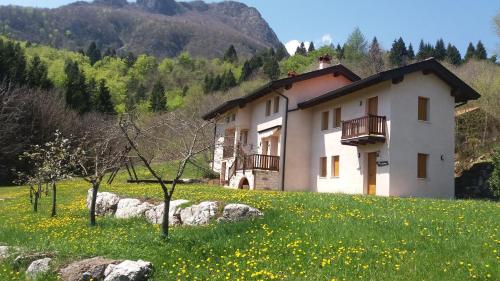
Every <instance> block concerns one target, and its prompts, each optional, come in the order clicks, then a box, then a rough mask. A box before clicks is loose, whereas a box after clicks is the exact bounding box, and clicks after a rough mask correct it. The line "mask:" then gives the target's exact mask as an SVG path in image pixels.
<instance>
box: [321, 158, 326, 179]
mask: <svg viewBox="0 0 500 281" xmlns="http://www.w3.org/2000/svg"><path fill="white" fill-rule="evenodd" d="M319 176H320V177H322V178H324V177H326V157H320V158H319Z"/></svg>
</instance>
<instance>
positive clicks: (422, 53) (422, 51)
mask: <svg viewBox="0 0 500 281" xmlns="http://www.w3.org/2000/svg"><path fill="white" fill-rule="evenodd" d="M432 56H434V47H433V46H432V45H431V44H430V43H424V40H420V45H419V48H418V53H417V60H418V61H421V60H425V59H427V58H430V57H432Z"/></svg>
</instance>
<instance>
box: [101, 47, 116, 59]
mask: <svg viewBox="0 0 500 281" xmlns="http://www.w3.org/2000/svg"><path fill="white" fill-rule="evenodd" d="M104 57H111V58H116V50H115V49H114V48H107V49H106V51H105V52H104Z"/></svg>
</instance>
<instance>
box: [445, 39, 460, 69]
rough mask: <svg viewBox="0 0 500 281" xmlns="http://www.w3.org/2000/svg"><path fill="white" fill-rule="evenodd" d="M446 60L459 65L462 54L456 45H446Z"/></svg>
mask: <svg viewBox="0 0 500 281" xmlns="http://www.w3.org/2000/svg"><path fill="white" fill-rule="evenodd" d="M446 61H447V62H448V63H450V64H453V65H459V64H461V63H462V56H461V55H460V52H459V51H458V49H457V47H455V46H453V45H451V44H450V43H448V47H447V48H446Z"/></svg>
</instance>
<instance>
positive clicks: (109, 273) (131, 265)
mask: <svg viewBox="0 0 500 281" xmlns="http://www.w3.org/2000/svg"><path fill="white" fill-rule="evenodd" d="M152 272H153V265H152V264H151V263H150V262H146V261H142V260H138V261H130V260H126V261H123V262H121V263H119V264H110V265H108V267H107V268H106V270H105V272H104V275H105V276H106V278H105V279H104V281H145V280H148V278H149V277H150V276H151V273H152Z"/></svg>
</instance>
